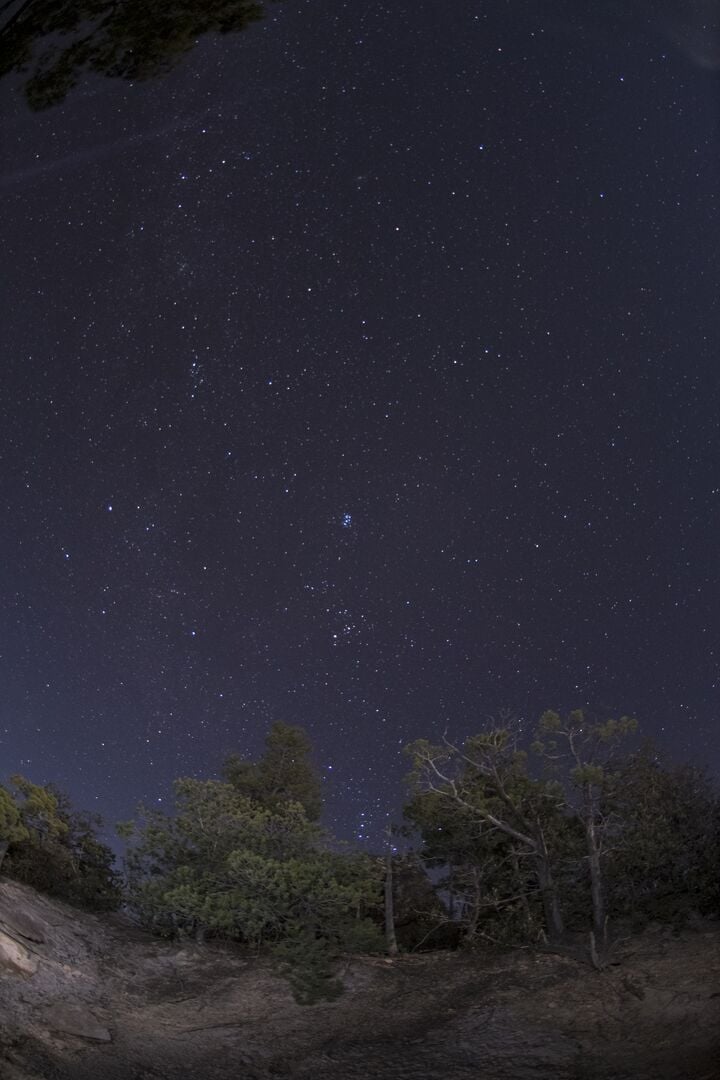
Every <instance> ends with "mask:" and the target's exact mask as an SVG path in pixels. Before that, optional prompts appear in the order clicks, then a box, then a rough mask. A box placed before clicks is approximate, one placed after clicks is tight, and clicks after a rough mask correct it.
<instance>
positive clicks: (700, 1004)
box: [0, 881, 720, 1080]
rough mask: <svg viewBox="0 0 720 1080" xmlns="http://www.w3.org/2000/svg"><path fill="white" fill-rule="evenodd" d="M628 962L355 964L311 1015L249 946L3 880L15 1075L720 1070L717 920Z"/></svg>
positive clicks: (8, 1055)
mask: <svg viewBox="0 0 720 1080" xmlns="http://www.w3.org/2000/svg"><path fill="white" fill-rule="evenodd" d="M3 942H9V943H11V945H8V946H7V947H6V950H5V952H3V951H2V947H3ZM13 950H16V951H15V952H14V951H13ZM18 957H20V962H18ZM615 960H616V961H617V962H616V963H613V964H612V965H611V966H609V967H607V968H606V969H605V970H604V971H602V972H597V971H593V970H592V969H590V968H589V967H587V966H586V965H584V964H582V963H580V962H579V961H577V960H575V959H572V958H570V957H560V956H556V955H549V954H536V955H531V954H529V953H526V952H516V953H494V954H488V955H485V956H478V955H465V954H451V953H437V954H425V955H421V956H406V957H400V958H399V959H397V960H394V961H388V960H385V959H382V958H375V959H371V958H367V957H365V958H356V959H353V960H351V961H349V962H348V963H347V964H346V966H345V968H344V971H343V972H342V978H343V981H344V983H345V987H346V993H345V995H344V996H343V997H342V998H341V999H340V1000H338V1001H337V1002H333V1003H332V1004H322V1005H318V1006H314V1007H313V1008H309V1009H308V1008H302V1007H300V1006H298V1005H296V1004H295V1003H294V1002H293V1000H292V998H291V997H290V994H289V991H288V988H287V986H286V984H285V983H284V982H282V981H281V980H279V979H278V978H277V977H276V976H275V974H274V973H273V971H272V969H271V968H270V966H269V965H268V964H267V963H266V962H264V961H260V960H257V959H255V958H252V957H248V956H247V955H244V954H243V953H242V952H241V951H240V950H235V949H227V948H224V947H220V946H216V945H213V944H210V945H208V946H205V947H203V948H202V949H200V948H197V947H195V946H186V947H180V946H177V945H171V944H166V943H163V942H159V941H155V940H153V939H152V938H149V937H148V936H146V935H144V934H142V933H141V932H139V931H137V930H135V929H133V928H132V927H131V926H130V925H129V924H127V923H126V922H124V920H123V919H122V918H120V917H107V918H100V917H94V916H90V915H84V914H79V913H78V912H76V911H74V910H73V909H71V908H68V907H66V906H64V905H62V904H57V903H54V902H52V901H50V900H48V899H47V898H44V897H41V896H39V895H38V894H36V893H34V892H33V891H32V890H29V889H25V888H23V887H22V886H19V885H16V884H14V883H12V882H9V881H3V882H1V883H0V1015H2V1018H3V1019H2V1026H0V1078H1V1080H98V1078H102V1080H194V1078H200V1077H202V1078H203V1080H205V1078H207V1080H264V1078H270V1077H277V1076H286V1077H296V1078H298V1080H310V1078H312V1080H341V1078H342V1080H361V1078H362V1080H367V1078H369V1077H371V1078H373V1080H385V1078H387V1080H391V1078H392V1080H435V1078H437V1080H526V1078H527V1080H530V1078H536V1080H545V1078H546V1080H611V1078H612V1080H631V1078H632V1080H720V927H717V926H712V925H710V924H708V925H705V926H699V927H697V928H696V929H694V930H693V931H684V932H683V933H682V934H680V935H673V934H672V933H671V932H669V931H665V930H663V929H662V928H656V929H655V930H654V931H648V932H646V933H645V934H644V935H643V936H642V937H640V938H636V939H632V940H628V941H626V942H624V943H623V944H622V945H620V946H619V947H618V948H617V950H616V956H615Z"/></svg>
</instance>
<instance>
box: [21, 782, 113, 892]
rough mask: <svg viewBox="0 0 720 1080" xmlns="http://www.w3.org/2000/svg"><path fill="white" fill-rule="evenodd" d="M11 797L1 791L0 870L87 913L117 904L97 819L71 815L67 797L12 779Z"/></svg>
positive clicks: (108, 852) (109, 856) (110, 862)
mask: <svg viewBox="0 0 720 1080" xmlns="http://www.w3.org/2000/svg"><path fill="white" fill-rule="evenodd" d="M11 782H12V784H13V787H14V789H15V795H14V797H13V796H12V795H11V794H10V792H8V791H7V790H5V789H4V788H0V821H2V822H3V824H2V825H0V829H2V833H1V834H0V838H2V839H5V840H7V841H8V852H7V855H6V858H5V861H4V862H3V870H5V871H6V872H7V873H8V874H9V875H10V876H11V877H14V878H16V879H17V880H18V881H22V882H24V883H25V884H27V885H32V886H33V887H34V888H36V889H39V890H40V891H41V892H46V893H48V894H49V895H51V896H55V897H57V898H58V899H61V900H65V901H67V902H68V903H70V904H75V905H77V906H78V907H85V908H89V909H91V910H112V909H114V908H117V907H119V905H120V902H121V890H120V881H119V878H118V876H117V875H116V873H115V871H114V870H113V863H114V856H113V853H112V851H111V850H110V848H108V847H107V846H106V845H105V844H103V843H101V841H100V840H99V839H98V836H97V831H98V829H99V828H100V827H101V824H102V823H101V821H100V819H99V818H97V817H94V816H92V815H89V814H86V813H83V812H81V811H77V810H74V809H73V808H72V806H71V805H70V802H69V800H68V798H67V796H66V795H64V794H63V793H62V792H59V791H56V790H55V789H54V788H53V787H52V786H51V785H47V786H45V787H41V786H39V785H37V784H33V783H32V782H31V781H30V780H28V779H27V778H26V777H24V776H13V777H12V778H11Z"/></svg>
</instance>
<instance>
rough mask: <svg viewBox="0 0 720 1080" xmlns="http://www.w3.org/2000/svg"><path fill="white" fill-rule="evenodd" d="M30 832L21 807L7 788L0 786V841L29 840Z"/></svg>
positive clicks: (8, 842) (15, 841)
mask: <svg viewBox="0 0 720 1080" xmlns="http://www.w3.org/2000/svg"><path fill="white" fill-rule="evenodd" d="M29 836H30V832H29V830H28V828H27V826H26V825H25V824H24V822H23V820H22V816H21V814H20V807H19V806H18V804H17V803H16V802H15V800H14V799H13V797H12V795H11V794H10V792H9V791H8V790H7V788H4V787H0V841H4V842H5V843H7V844H16V843H18V841H20V840H27V839H28V837H29Z"/></svg>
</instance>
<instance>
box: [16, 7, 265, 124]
mask: <svg viewBox="0 0 720 1080" xmlns="http://www.w3.org/2000/svg"><path fill="white" fill-rule="evenodd" d="M263 14H264V3H263V0H163V3H151V2H148V0H19V2H18V3H13V2H12V0H6V2H5V3H4V4H3V5H2V7H0V18H2V16H3V15H4V16H5V21H4V23H3V24H2V25H1V26H0V75H5V74H7V73H8V72H11V71H16V72H22V73H23V74H24V75H26V76H27V77H26V80H25V84H24V89H25V95H26V98H27V101H28V104H29V105H30V107H31V108H33V109H44V108H47V107H48V106H50V105H55V104H58V103H59V102H61V101H63V100H64V99H65V97H66V95H67V94H68V92H69V91H70V90H71V89H72V88H73V87H74V86H75V85H76V83H77V82H78V80H79V78H80V76H81V75H82V73H83V72H85V71H91V72H94V73H95V74H98V75H105V76H108V77H110V78H119V79H127V80H131V81H137V80H142V79H152V78H155V77H157V76H159V75H162V74H164V73H165V72H167V71H170V70H171V69H172V68H174V67H175V66H176V65H177V64H178V62H179V61H180V60H181V59H182V57H184V56H185V55H186V54H187V53H188V52H189V51H190V50H191V49H192V48H193V47H194V46H195V45H196V44H197V41H198V39H199V38H200V37H202V36H203V35H204V34H208V33H218V34H228V33H233V32H237V31H240V30H243V29H245V28H246V27H247V26H249V25H250V24H251V23H253V22H256V21H257V20H259V19H261V18H262V17H263Z"/></svg>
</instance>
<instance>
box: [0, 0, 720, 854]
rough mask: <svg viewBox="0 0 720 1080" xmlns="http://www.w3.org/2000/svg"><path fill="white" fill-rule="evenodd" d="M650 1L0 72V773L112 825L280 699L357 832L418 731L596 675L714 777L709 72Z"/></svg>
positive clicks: (713, 274)
mask: <svg viewBox="0 0 720 1080" xmlns="http://www.w3.org/2000/svg"><path fill="white" fill-rule="evenodd" d="M655 7H656V5H651V4H649V3H648V4H647V5H645V6H644V5H642V4H641V5H636V6H635V8H634V9H633V12H632V14H627V15H623V14H622V12H618V11H616V10H615V6H614V5H611V4H609V3H607V4H601V5H600V6H599V8H598V7H597V5H585V4H577V3H573V4H570V3H568V4H566V5H565V4H562V3H561V4H558V5H553V8H554V10H553V11H552V13H549V11H548V5H546V4H542V3H539V2H538V3H535V2H533V0H521V2H519V3H517V4H514V5H508V4H497V5H489V4H480V3H475V2H469V0H467V2H466V0H462V2H458V3H456V4H453V5H451V7H450V10H449V11H447V10H443V12H442V15H441V14H440V13H439V9H438V8H437V5H435V4H432V3H430V2H422V3H419V4H418V3H415V4H412V5H411V4H409V3H406V2H404V0H400V2H399V3H393V4H384V3H376V4H372V5H370V7H367V6H366V7H364V8H357V6H354V5H349V4H342V3H336V2H333V3H331V2H330V0H314V2H310V0H307V2H301V0H296V2H293V0H285V2H284V3H283V4H281V5H273V6H272V8H271V9H270V10H269V12H268V17H267V19H266V20H265V21H264V22H263V23H261V24H258V25H257V26H254V27H253V28H252V29H251V30H249V31H247V32H244V33H243V34H240V35H238V36H235V37H233V36H231V37H228V38H222V39H209V40H204V41H202V42H200V43H199V45H198V47H197V48H196V50H195V51H194V52H193V53H192V54H191V55H190V56H189V57H188V58H187V59H186V61H185V63H184V64H183V65H182V66H181V67H180V68H179V69H178V70H176V71H174V72H173V73H171V74H170V75H169V76H168V77H167V78H166V79H165V80H163V81H157V82H150V83H146V84H135V85H128V84H123V83H116V82H110V81H105V82H103V81H101V80H100V79H99V78H95V77H94V78H92V79H91V78H88V79H87V80H86V82H85V83H83V84H82V85H81V86H80V87H79V88H78V89H77V90H76V91H75V92H74V93H73V94H71V95H70V97H69V98H68V100H67V101H66V102H65V103H64V104H63V105H62V106H60V107H57V108H55V109H52V110H49V111H47V112H43V113H38V114H31V113H30V112H28V111H27V109H26V108H25V106H24V104H23V101H22V98H21V96H20V95H19V93H18V92H17V88H16V86H15V85H14V84H13V83H12V81H11V80H7V79H6V80H5V81H4V83H3V84H2V87H0V90H1V91H2V93H1V95H0V98H1V101H2V111H1V113H0V121H1V123H2V129H3V145H4V148H5V150H4V155H3V167H2V173H0V189H1V190H2V192H3V196H4V201H5V207H6V213H5V214H4V216H3V223H2V226H1V228H2V233H3V237H2V243H3V250H4V251H5V252H7V253H8V254H7V256H6V265H7V266H8V267H9V273H7V274H6V275H5V280H4V284H3V300H2V303H3V312H4V315H3V323H4V330H5V335H4V337H5V348H6V353H5V364H4V377H3V391H4V392H3V394H2V401H1V402H0V408H1V409H2V418H1V420H0V453H1V454H2V462H3V464H2V470H1V472H0V492H1V497H2V507H3V513H2V527H1V531H0V545H1V549H0V550H1V558H0V567H2V574H3V596H4V603H3V605H2V609H1V611H0V638H1V640H2V647H1V653H2V655H1V656H0V680H1V683H2V688H3V691H2V695H1V696H0V751H1V753H2V763H3V765H2V769H3V772H4V774H5V775H7V774H8V773H10V772H14V771H21V772H24V773H26V774H27V775H28V776H30V778H31V779H33V780H34V781H35V782H38V783H45V782H47V781H51V780H52V781H54V782H56V783H57V784H58V785H59V786H61V787H63V788H65V789H66V790H67V791H68V792H69V793H70V794H71V796H72V797H73V799H74V800H75V801H76V802H77V803H78V804H80V805H84V806H86V807H88V808H92V809H96V810H98V811H99V812H101V813H102V814H103V815H104V816H105V817H106V818H107V819H108V820H109V821H110V822H113V821H115V820H117V819H119V818H123V817H128V816H130V815H131V813H132V810H133V807H134V804H135V802H136V801H137V800H138V799H140V798H143V799H145V800H146V801H150V802H152V801H155V800H160V801H163V802H166V801H167V800H168V796H169V794H170V791H171V781H172V779H173V778H175V777H176V776H179V775H188V774H190V775H198V776H208V775H217V773H218V771H219V768H220V763H221V761H222V758H223V756H224V755H225V754H227V753H229V752H232V751H236V752H240V753H247V754H249V755H251V756H252V755H257V754H259V753H260V751H261V748H262V742H263V738H264V735H265V733H266V731H267V729H268V728H269V726H270V724H271V723H272V722H273V721H274V720H277V719H279V720H284V721H285V722H288V723H298V724H302V725H303V726H304V727H305V728H306V729H307V730H308V733H309V734H310V736H311V739H312V741H313V743H314V745H315V747H316V752H317V761H318V764H319V766H320V768H321V770H322V775H323V778H324V783H325V786H326V792H327V820H328V823H329V824H331V825H332V826H333V827H334V828H336V829H337V830H338V832H339V833H340V834H341V835H343V836H344V837H347V838H353V837H355V838H361V839H362V840H365V841H367V842H368V843H372V842H373V841H375V840H377V838H378V837H379V836H380V832H381V829H382V828H383V827H384V824H385V822H386V820H387V818H388V816H390V817H392V818H393V819H395V820H397V817H398V807H399V806H400V804H401V801H402V782H401V781H402V777H403V775H404V773H405V771H406V769H407V763H406V761H405V759H404V757H403V755H402V747H403V746H404V745H405V744H406V743H407V742H409V741H410V740H412V739H414V738H417V737H420V736H428V737H431V738H434V737H437V736H438V735H440V734H441V733H442V731H443V730H444V729H445V727H448V729H449V730H450V731H452V733H453V734H454V735H455V736H456V737H458V738H462V737H463V736H464V735H467V734H470V733H471V732H473V731H474V730H476V728H477V726H478V725H479V724H480V723H481V722H482V721H483V719H484V718H485V716H486V715H487V714H491V713H493V712H497V710H498V709H500V708H502V707H510V708H512V709H514V710H516V711H517V712H518V713H520V714H522V715H524V716H527V717H528V719H529V720H534V719H536V718H537V716H539V714H540V712H542V710H543V709H545V708H548V707H552V708H559V709H561V710H562V709H564V708H568V707H569V708H572V707H576V706H577V705H581V704H583V703H585V702H590V703H595V704H598V705H600V706H602V707H603V708H607V709H609V710H612V711H613V712H617V713H620V712H623V713H631V714H633V715H636V716H637V717H638V719H639V721H640V723H641V726H642V730H643V732H644V733H645V734H647V735H651V736H654V737H656V738H657V739H658V740H659V741H660V743H661V745H662V746H663V747H664V748H665V749H666V750H667V751H668V752H669V753H670V754H671V755H672V756H673V758H675V759H678V760H679V759H683V760H684V759H690V760H693V761H699V762H701V763H704V764H707V765H708V766H709V767H710V768H711V769H712V770H713V771H714V772H715V774H716V775H717V774H718V773H720V734H719V730H720V729H719V727H718V707H717V706H718V686H719V679H720V675H719V668H718V630H719V629H720V626H719V616H718V612H720V585H719V580H718V565H717V556H716V552H715V549H716V547H717V537H718V525H719V524H720V466H719V464H718V462H719V456H720V440H719V433H718V424H719V421H718V417H720V400H719V399H720V394H719V393H718V390H719V387H718V382H719V376H718V364H717V356H718V347H719V346H720V333H719V329H720V328H719V325H718V303H717V283H718V280H719V278H720V265H719V263H720V259H719V256H718V245H717V227H718V194H717V175H718V166H719V165H720V124H719V114H718V107H717V106H718V99H717V70H718V66H719V65H720V61H718V64H716V63H715V60H714V57H715V56H716V52H715V51H714V48H715V43H714V40H713V29H712V27H711V26H709V25H706V24H705V23H704V22H703V21H702V5H701V4H694V5H693V4H688V5H685V6H682V5H680V4H678V6H677V8H673V7H672V6H670V5H667V6H666V8H664V9H663V13H662V17H660V15H658V14H657V12H656V11H655ZM693 20H695V21H693ZM691 30H692V33H691ZM718 55H720V53H719V54H718Z"/></svg>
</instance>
